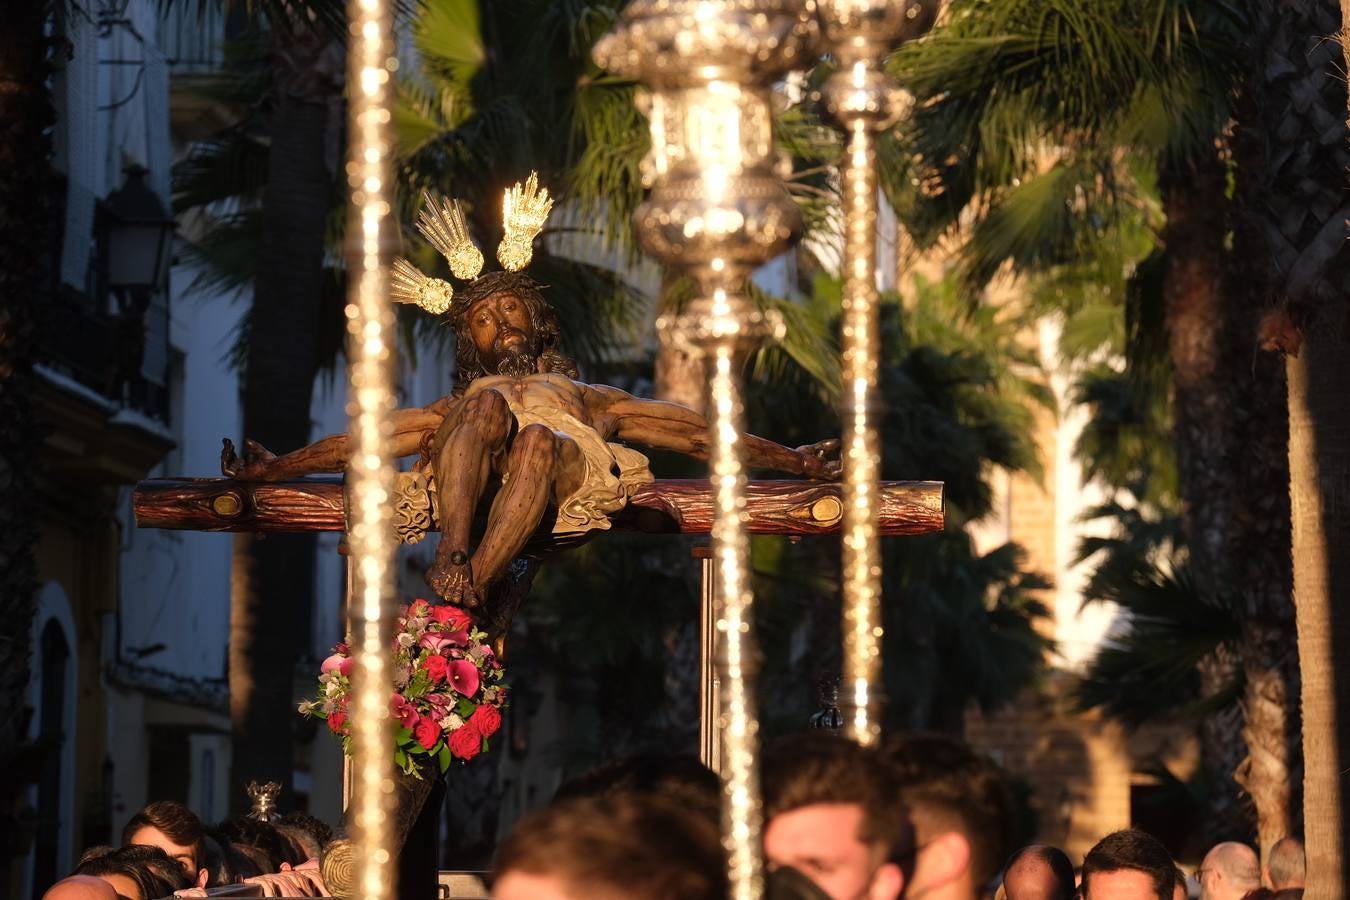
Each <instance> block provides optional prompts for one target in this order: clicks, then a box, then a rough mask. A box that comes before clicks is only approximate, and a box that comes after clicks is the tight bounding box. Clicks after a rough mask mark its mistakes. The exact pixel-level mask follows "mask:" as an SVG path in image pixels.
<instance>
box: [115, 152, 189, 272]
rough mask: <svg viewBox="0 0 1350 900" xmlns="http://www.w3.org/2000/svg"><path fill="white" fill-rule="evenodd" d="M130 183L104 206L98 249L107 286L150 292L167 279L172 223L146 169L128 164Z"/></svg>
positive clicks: (124, 184)
mask: <svg viewBox="0 0 1350 900" xmlns="http://www.w3.org/2000/svg"><path fill="white" fill-rule="evenodd" d="M125 171H126V180H125V181H124V182H123V184H122V186H121V187H120V188H118V189H117V190H115V191H113V192H112V193H111V194H109V195H108V196H107V198H106V199H105V200H104V201H103V202H102V204H100V209H99V211H100V214H101V227H100V230H99V239H100V240H99V251H100V253H101V255H102V257H103V264H104V274H105V277H106V279H107V280H106V282H105V283H106V284H107V286H108V287H109V288H113V289H124V290H127V291H128V292H131V293H141V292H144V293H150V292H153V291H155V290H158V289H159V288H161V287H163V286H164V284H165V282H166V281H167V279H168V274H169V259H170V257H171V255H172V253H171V251H172V247H171V244H172V241H173V230H174V221H173V216H172V215H170V214H169V211H168V210H167V209H165V208H164V202H163V201H162V200H160V198H159V195H158V194H156V193H155V192H154V191H153V190H151V189H150V186H149V185H148V184H146V183H145V176H146V174H147V171H148V170H147V169H146V168H145V167H144V166H138V165H130V166H127V168H126V170H125Z"/></svg>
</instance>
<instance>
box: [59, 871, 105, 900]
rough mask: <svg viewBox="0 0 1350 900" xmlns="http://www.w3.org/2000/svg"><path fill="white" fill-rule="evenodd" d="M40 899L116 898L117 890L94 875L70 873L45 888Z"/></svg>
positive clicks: (102, 899) (93, 899)
mask: <svg viewBox="0 0 1350 900" xmlns="http://www.w3.org/2000/svg"><path fill="white" fill-rule="evenodd" d="M42 900H117V891H116V890H114V889H113V886H112V885H111V884H109V883H108V882H106V881H104V880H103V879H102V878H99V877H97V876H95V875H72V876H70V877H69V878H62V879H61V880H60V881H58V882H57V883H56V884H54V885H52V886H51V887H49V888H47V893H45V894H43V895H42Z"/></svg>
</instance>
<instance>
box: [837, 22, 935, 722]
mask: <svg viewBox="0 0 1350 900" xmlns="http://www.w3.org/2000/svg"><path fill="white" fill-rule="evenodd" d="M936 6H937V3H936V0H817V9H818V13H819V16H820V22H821V27H822V30H823V31H824V32H825V38H826V42H827V44H828V46H829V48H830V50H831V51H832V52H833V54H834V57H835V60H836V61H837V63H838V70H837V71H836V72H835V73H834V74H833V75H831V76H830V78H829V79H828V80H827V81H826V82H825V85H824V89H823V91H822V96H823V98H824V100H825V108H826V111H827V113H828V114H829V116H830V118H831V119H833V121H834V123H835V125H836V126H837V127H838V128H839V129H840V130H841V131H842V132H843V134H844V140H845V149H844V159H843V162H842V163H841V165H840V173H839V174H840V182H841V187H842V190H843V205H844V269H843V281H844V296H843V303H844V317H843V369H844V371H843V384H844V391H843V397H842V400H841V409H840V419H841V420H842V422H843V426H844V434H843V438H842V459H843V465H844V488H843V495H844V515H843V523H842V531H843V544H844V546H843V570H844V571H843V594H844V622H843V636H844V664H843V669H844V671H843V679H842V684H841V687H842V689H843V690H842V694H843V698H842V699H843V706H844V733H845V734H847V735H848V736H849V737H851V738H853V739H854V740H855V741H857V742H858V743H860V744H863V745H871V744H875V743H876V742H877V741H878V740H879V739H880V736H881V705H882V704H881V699H882V698H881V692H880V684H881V636H882V625H881V541H880V530H879V526H878V513H879V509H878V506H877V492H878V490H879V486H880V481H881V439H880V436H879V435H878V432H877V418H878V417H877V415H876V407H877V406H878V405H879V399H880V398H879V397H878V395H877V373H878V369H879V364H880V358H881V341H880V334H879V329H880V310H879V308H878V304H877V283H876V244H877V174H876V172H877V151H876V139H877V133H878V132H880V131H882V130H884V129H886V128H889V127H890V126H891V125H892V124H894V122H895V120H896V119H897V118H898V117H899V115H900V113H901V111H902V100H903V94H902V92H901V91H900V89H899V88H898V87H897V86H896V85H895V84H894V83H893V82H892V81H891V79H890V78H889V77H888V76H887V75H886V73H885V71H884V70H883V68H882V61H883V59H884V58H885V56H886V54H887V53H888V52H889V51H890V50H892V49H893V48H894V47H896V46H898V45H899V44H900V43H901V42H902V41H903V40H905V39H908V38H912V37H917V36H918V35H920V34H922V33H923V32H924V31H925V30H927V29H928V28H929V27H930V26H931V25H932V21H933V16H934V12H935V10H936Z"/></svg>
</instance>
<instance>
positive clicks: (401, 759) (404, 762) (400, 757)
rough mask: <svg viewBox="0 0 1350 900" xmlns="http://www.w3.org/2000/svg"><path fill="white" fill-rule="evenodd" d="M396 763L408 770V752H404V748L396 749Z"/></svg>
mask: <svg viewBox="0 0 1350 900" xmlns="http://www.w3.org/2000/svg"><path fill="white" fill-rule="evenodd" d="M394 764H395V765H397V766H398V767H399V768H400V769H402V770H403V771H405V772H406V771H408V754H406V753H404V752H403V751H402V750H395V751H394Z"/></svg>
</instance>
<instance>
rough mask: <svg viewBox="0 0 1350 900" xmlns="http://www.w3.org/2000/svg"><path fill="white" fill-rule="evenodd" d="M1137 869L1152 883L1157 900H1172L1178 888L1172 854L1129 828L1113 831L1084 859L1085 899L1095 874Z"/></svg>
mask: <svg viewBox="0 0 1350 900" xmlns="http://www.w3.org/2000/svg"><path fill="white" fill-rule="evenodd" d="M1121 869H1134V870H1135V871H1137V872H1143V873H1144V874H1146V875H1148V876H1149V877H1150V878H1151V879H1152V880H1153V887H1154V889H1155V890H1156V891H1157V892H1158V900H1169V898H1170V897H1171V896H1172V890H1173V888H1174V887H1175V885H1176V880H1177V875H1176V871H1177V866H1176V863H1175V862H1173V861H1172V854H1171V853H1168V852H1167V848H1166V847H1164V846H1163V844H1162V841H1160V840H1158V839H1157V838H1155V837H1154V836H1153V835H1151V834H1149V833H1148V832H1146V831H1140V830H1139V829H1137V828H1126V829H1124V830H1122V831H1114V832H1112V833H1111V834H1108V835H1107V836H1106V837H1104V838H1102V839H1101V840H1100V841H1098V842H1097V844H1096V846H1094V847H1093V848H1092V849H1091V850H1089V851H1088V854H1087V856H1085V857H1083V884H1082V891H1083V896H1084V897H1087V896H1088V885H1089V882H1090V880H1091V878H1092V875H1093V873H1096V872H1119V871H1120V870H1121Z"/></svg>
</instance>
